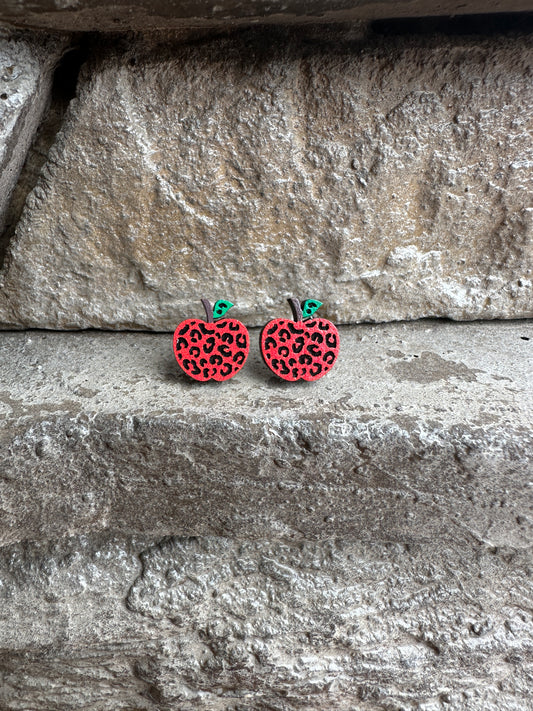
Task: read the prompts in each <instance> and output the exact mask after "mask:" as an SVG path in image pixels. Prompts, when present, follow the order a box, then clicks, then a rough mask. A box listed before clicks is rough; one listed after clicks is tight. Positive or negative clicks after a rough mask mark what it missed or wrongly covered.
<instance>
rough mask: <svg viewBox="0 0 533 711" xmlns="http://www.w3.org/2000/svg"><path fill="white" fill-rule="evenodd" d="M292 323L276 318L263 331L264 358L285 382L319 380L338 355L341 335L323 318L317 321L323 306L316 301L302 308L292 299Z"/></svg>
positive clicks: (310, 301) (290, 301) (290, 302)
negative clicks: (317, 314) (315, 316)
mask: <svg viewBox="0 0 533 711" xmlns="http://www.w3.org/2000/svg"><path fill="white" fill-rule="evenodd" d="M288 301H289V304H290V305H291V309H292V314H293V320H292V321H291V320H290V319H285V318H277V319H274V321H270V322H269V323H267V325H266V326H265V327H264V328H263V330H262V331H261V338H260V343H261V355H262V356H263V360H264V361H265V363H266V364H267V365H268V367H269V368H270V370H271V371H272V372H273V373H275V374H276V375H279V377H280V378H283V380H292V381H295V380H318V379H319V378H321V377H322V376H323V375H326V373H328V372H329V371H330V370H331V369H332V367H333V364H334V363H335V361H336V360H337V356H338V355H339V332H338V331H337V328H336V327H335V325H334V324H333V323H332V322H331V321H328V320H327V319H324V318H314V317H313V314H314V313H315V311H316V310H317V309H318V308H319V307H320V306H322V304H321V302H320V301H316V299H307V300H306V301H304V302H303V303H302V304H301V305H300V302H299V301H298V299H294V298H292V299H289V300H288Z"/></svg>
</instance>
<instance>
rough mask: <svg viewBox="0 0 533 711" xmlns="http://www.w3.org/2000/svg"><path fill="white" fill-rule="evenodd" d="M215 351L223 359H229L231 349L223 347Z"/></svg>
mask: <svg viewBox="0 0 533 711" xmlns="http://www.w3.org/2000/svg"><path fill="white" fill-rule="evenodd" d="M217 351H218V352H219V353H221V354H222V355H223V356H224V358H229V356H230V355H231V349H230V348H228V346H225V345H222V346H218V348H217Z"/></svg>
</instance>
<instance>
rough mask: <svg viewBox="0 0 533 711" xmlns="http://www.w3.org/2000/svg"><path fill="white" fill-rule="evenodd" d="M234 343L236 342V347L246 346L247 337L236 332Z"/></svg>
mask: <svg viewBox="0 0 533 711" xmlns="http://www.w3.org/2000/svg"><path fill="white" fill-rule="evenodd" d="M235 343H236V344H237V348H246V346H247V345H248V339H247V338H246V334H245V333H238V334H237V339H236V341H235Z"/></svg>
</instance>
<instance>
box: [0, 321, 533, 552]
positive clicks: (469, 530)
mask: <svg viewBox="0 0 533 711" xmlns="http://www.w3.org/2000/svg"><path fill="white" fill-rule="evenodd" d="M258 338H259V333H258V332H252V353H251V355H250V358H249V360H248V362H247V364H246V367H245V368H244V369H243V370H242V371H241V372H240V373H239V374H238V375H237V376H236V377H235V378H233V379H232V380H230V381H228V382H227V383H223V384H218V383H214V382H211V383H207V384H203V383H197V382H196V381H191V380H189V379H188V378H187V376H185V375H184V374H183V373H182V372H181V371H180V370H179V368H178V366H177V363H176V361H175V359H174V355H173V353H172V339H171V337H170V336H166V335H157V334H106V333H96V334H95V333H69V334H60V333H48V334H47V333H42V332H39V333H37V332H35V333H26V334H23V333H16V332H15V333H11V334H7V333H4V334H3V335H2V336H1V338H0V363H1V369H2V381H3V385H2V387H1V388H0V454H1V461H2V470H1V477H0V509H1V510H0V544H3V545H5V544H8V543H14V542H17V541H21V540H26V539H33V540H39V539H41V538H57V537H60V536H65V535H77V534H82V533H89V532H91V531H92V532H97V531H102V530H111V531H115V532H121V533H124V534H144V535H152V536H164V535H226V536H230V537H241V538H261V537H265V538H273V537H279V538H285V539H294V540H296V539H320V538H324V537H334V536H342V537H344V538H345V539H352V540H353V539H365V540H381V541H399V542H402V543H419V542H425V541H432V540H445V541H449V542H464V541H471V540H475V541H482V542H484V543H486V544H487V545H491V546H505V545H511V546H514V547H517V548H518V547H524V546H528V545H530V544H531V531H532V523H533V519H532V512H531V507H532V500H531V488H530V481H531V474H532V459H533V428H532V424H533V412H532V410H533V398H532V397H531V383H532V382H533V377H532V375H533V374H532V362H533V360H532V358H531V348H532V342H533V331H532V325H531V323H530V322H527V321H523V322H503V323H497V322H494V323H489V322H486V323H482V324H474V323H470V324H444V323H439V322H431V321H427V322H421V323H416V324H395V325H387V326H360V327H344V328H342V329H341V352H340V356H339V360H338V362H337V364H336V365H335V367H334V368H333V370H332V371H331V372H330V373H329V374H328V375H327V376H326V377H324V378H323V379H322V380H319V381H317V382H315V383H304V382H299V383H287V382H284V381H280V380H279V379H277V378H276V377H275V376H273V375H272V374H271V373H270V371H269V370H268V369H267V368H266V366H265V365H264V364H263V363H262V362H261V359H260V355H259V353H258V348H257V345H255V346H254V344H257V340H258Z"/></svg>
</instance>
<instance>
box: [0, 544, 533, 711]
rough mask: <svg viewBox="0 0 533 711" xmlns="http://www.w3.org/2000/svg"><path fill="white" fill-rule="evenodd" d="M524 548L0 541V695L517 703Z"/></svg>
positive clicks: (0, 701)
mask: <svg viewBox="0 0 533 711" xmlns="http://www.w3.org/2000/svg"><path fill="white" fill-rule="evenodd" d="M531 563H532V560H531V554H530V551H526V550H524V551H517V550H514V549H512V548H502V549H497V548H490V547H487V546H486V545H483V544H477V543H475V542H471V543H470V545H466V546H455V545H453V544H450V541H449V540H447V539H446V538H442V539H440V540H436V541H433V542H431V543H427V544H425V545H402V544H393V543H376V542H366V543H363V542H351V543H350V542H346V541H342V540H335V541H322V542H301V543H291V542H282V541H268V540H261V541H235V540H230V539H225V538H199V539H198V538H170V539H165V540H163V541H160V542H159V541H150V540H147V539H139V538H137V539H134V540H127V539H123V538H113V537H111V536H106V537H94V536H92V537H82V538H73V539H70V540H63V541H55V542H50V543H36V544H28V543H21V544H16V545H13V546H8V547H6V548H4V549H1V550H0V603H1V604H0V681H1V683H0V706H1V707H2V709H3V710H5V711H27V709H30V708H31V709H32V710H34V711H41V710H42V711H49V709H54V711H66V710H67V709H76V711H77V710H78V709H84V710H85V709H87V710H88V711H108V710H109V711H117V710H118V709H124V710H125V709H127V710H128V711H132V710H133V709H145V710H147V711H148V710H150V711H156V710H157V711H167V710H168V711H171V710H172V711H177V710H178V709H179V711H192V710H193V709H206V710H213V711H215V710H216V711H220V710H222V709H227V710H228V711H229V710H230V709H231V710H232V711H237V710H239V711H245V710H246V711H252V710H255V709H257V710H259V709H277V710H278V711H289V710H292V709H294V710H296V709H302V708H304V709H309V710H310V709H335V710H337V711H341V710H342V711H349V710H353V709H357V711H359V710H361V711H362V710H363V709H364V711H383V709H387V710H388V709H395V710H396V709H402V710H403V709H405V710H408V711H415V709H416V710H418V711H422V710H423V711H445V710H446V709H453V711H531V709H533V702H532V697H531V664H532V662H533V643H532V639H533V620H532V616H531V608H532V603H533V585H532V579H531V578H532V570H533V568H532V565H531Z"/></svg>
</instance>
